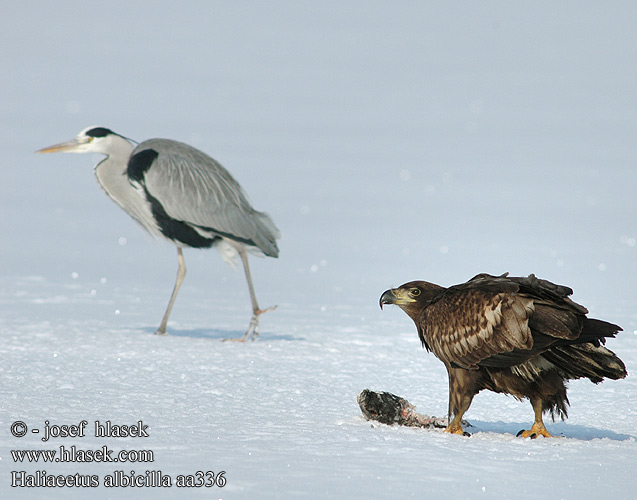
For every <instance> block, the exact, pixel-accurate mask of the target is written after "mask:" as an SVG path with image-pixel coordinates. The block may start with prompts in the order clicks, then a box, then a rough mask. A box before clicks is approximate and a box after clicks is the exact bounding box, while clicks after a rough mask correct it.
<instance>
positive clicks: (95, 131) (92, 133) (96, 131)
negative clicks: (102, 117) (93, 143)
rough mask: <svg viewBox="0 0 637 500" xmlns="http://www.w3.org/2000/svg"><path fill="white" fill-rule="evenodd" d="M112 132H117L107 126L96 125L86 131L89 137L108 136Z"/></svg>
mask: <svg viewBox="0 0 637 500" xmlns="http://www.w3.org/2000/svg"><path fill="white" fill-rule="evenodd" d="M111 134H115V132H113V131H112V130H111V129H108V128H105V127H95V128H92V129H91V130H87V131H86V135H88V136H89V137H106V136H107V135H111Z"/></svg>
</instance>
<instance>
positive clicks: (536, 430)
mask: <svg viewBox="0 0 637 500" xmlns="http://www.w3.org/2000/svg"><path fill="white" fill-rule="evenodd" d="M531 405H532V406H533V412H534V413H535V421H534V422H533V426H532V427H531V428H530V429H529V430H528V431H525V430H522V431H520V432H518V437H525V438H526V437H530V438H531V439H535V438H536V437H538V436H544V437H553V435H552V434H551V433H550V432H549V431H547V430H546V427H544V421H543V420H542V399H541V398H533V399H531Z"/></svg>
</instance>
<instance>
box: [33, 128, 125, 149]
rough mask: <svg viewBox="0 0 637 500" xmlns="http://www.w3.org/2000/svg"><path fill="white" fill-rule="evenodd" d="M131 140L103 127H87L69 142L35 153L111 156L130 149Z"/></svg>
mask: <svg viewBox="0 0 637 500" xmlns="http://www.w3.org/2000/svg"><path fill="white" fill-rule="evenodd" d="M131 142H132V141H131V140H130V139H127V138H126V137H124V136H122V135H119V134H117V133H115V132H113V131H112V130H110V129H108V128H105V127H88V128H85V129H84V130H82V131H81V132H80V133H79V134H77V136H75V137H74V138H73V139H71V140H70V141H66V142H61V143H59V144H54V145H53V146H49V147H47V148H43V149H39V150H38V151H36V153H103V154H106V155H110V154H113V153H115V152H117V151H120V150H122V149H125V150H128V152H130V149H132V144H131Z"/></svg>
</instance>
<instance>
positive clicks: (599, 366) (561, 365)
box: [542, 342, 627, 384]
mask: <svg viewBox="0 0 637 500" xmlns="http://www.w3.org/2000/svg"><path fill="white" fill-rule="evenodd" d="M542 357H543V358H545V359H546V360H547V361H550V362H551V363H553V364H554V365H555V366H556V367H557V368H558V369H559V370H560V371H561V372H562V373H563V374H564V377H565V378H567V379H571V380H572V379H578V378H588V379H590V381H591V382H594V383H596V384H598V383H600V382H601V381H602V380H604V379H605V378H610V379H612V380H617V379H621V378H624V377H626V375H627V372H626V366H625V365H624V362H623V361H622V360H621V359H619V357H618V356H617V355H616V354H615V353H614V352H613V351H611V350H610V349H607V348H606V347H604V346H601V345H595V344H594V343H592V342H586V343H584V344H572V345H563V346H556V347H553V348H551V349H549V350H548V351H546V352H544V353H543V354H542Z"/></svg>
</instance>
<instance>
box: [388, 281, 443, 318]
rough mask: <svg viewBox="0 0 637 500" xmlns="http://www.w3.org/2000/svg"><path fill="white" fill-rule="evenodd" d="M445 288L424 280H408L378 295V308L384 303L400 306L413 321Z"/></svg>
mask: <svg viewBox="0 0 637 500" xmlns="http://www.w3.org/2000/svg"><path fill="white" fill-rule="evenodd" d="M444 290H445V288H443V287H441V286H439V285H435V284H433V283H428V282H426V281H410V282H409V283H405V284H404V285H400V286H399V287H398V288H390V289H389V290H386V291H385V292H384V293H383V294H382V295H381V296H380V308H381V309H382V308H383V305H385V304H394V305H397V306H398V307H400V308H401V309H402V310H403V311H405V312H406V313H407V315H408V316H409V317H410V318H411V319H413V320H414V321H416V322H417V321H418V318H419V317H420V314H421V313H422V311H423V310H424V309H425V308H426V307H427V306H428V305H429V304H431V302H432V301H433V300H434V299H435V298H436V297H437V296H438V295H440V293H441V292H443V291H444Z"/></svg>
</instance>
